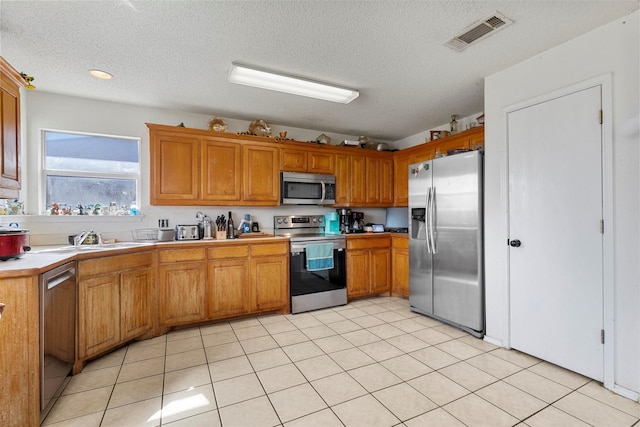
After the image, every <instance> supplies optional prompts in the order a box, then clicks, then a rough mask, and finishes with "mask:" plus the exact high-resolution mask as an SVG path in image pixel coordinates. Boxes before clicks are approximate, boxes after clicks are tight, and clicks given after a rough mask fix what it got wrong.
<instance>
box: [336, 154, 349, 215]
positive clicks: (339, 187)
mask: <svg viewBox="0 0 640 427" xmlns="http://www.w3.org/2000/svg"><path fill="white" fill-rule="evenodd" d="M335 175H336V205H338V206H349V202H350V200H351V156H350V155H348V154H336V166H335Z"/></svg>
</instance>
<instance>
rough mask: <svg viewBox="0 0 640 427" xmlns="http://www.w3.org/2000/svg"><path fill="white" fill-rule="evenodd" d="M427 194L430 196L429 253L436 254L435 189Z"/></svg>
mask: <svg viewBox="0 0 640 427" xmlns="http://www.w3.org/2000/svg"><path fill="white" fill-rule="evenodd" d="M429 193H430V194H431V207H430V209H429V213H428V215H429V218H430V221H429V238H430V240H431V253H433V254H435V253H436V239H435V236H434V234H435V233H434V231H433V230H434V229H435V204H436V187H433V188H432V189H431V190H430V191H429Z"/></svg>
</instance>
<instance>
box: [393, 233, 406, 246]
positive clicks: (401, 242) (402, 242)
mask: <svg viewBox="0 0 640 427" xmlns="http://www.w3.org/2000/svg"><path fill="white" fill-rule="evenodd" d="M391 247H392V248H393V249H409V236H408V235H406V234H405V235H403V236H392V237H391Z"/></svg>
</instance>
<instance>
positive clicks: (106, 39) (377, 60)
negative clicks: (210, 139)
mask: <svg viewBox="0 0 640 427" xmlns="http://www.w3.org/2000/svg"><path fill="white" fill-rule="evenodd" d="M637 9H638V1H637V0H631V1H613V0H607V1H479V0H475V1H462V0H455V1H453V0H450V1H128V0H122V1H119V0H112V1H46V2H45V1H8V0H0V14H1V21H0V24H1V31H2V32H1V38H0V55H2V56H3V57H4V58H5V59H7V60H8V61H9V62H10V63H11V64H12V65H14V67H15V68H16V69H17V70H18V71H24V72H27V73H29V74H31V75H33V76H34V77H35V78H36V80H35V81H34V84H35V85H36V86H37V87H38V90H41V91H46V92H52V93H61V94H68V95H74V96H81V97H87V98H95V99H102V100H110V101H117V102H124V103H130V104H136V105H143V106H152V107H160V108H169V109H178V110H185V111H189V112H194V113H202V114H208V115H211V116H213V115H217V116H222V117H229V118H236V119H244V120H253V119H256V118H262V119H265V120H267V121H268V122H271V123H275V124H279V125H285V126H287V125H288V126H295V127H300V128H308V129H317V130H322V131H326V132H336V133H343V134H350V135H368V136H370V137H373V138H376V139H383V140H398V139H401V138H403V137H407V136H410V135H414V134H416V133H418V132H420V131H423V130H426V129H429V128H432V127H434V126H437V125H439V124H442V123H446V122H448V121H449V120H450V119H449V116H450V115H451V114H459V115H461V116H466V115H469V114H473V113H476V112H478V111H482V110H483V77H485V76H487V75H490V74H493V73H495V72H497V71H499V70H501V69H504V68H506V67H508V66H510V65H512V64H515V63H517V62H520V61H522V60H524V59H526V58H530V57H532V56H534V55H536V54H537V53H539V52H542V51H544V50H546V49H548V48H550V47H553V46H556V45H558V44H561V43H563V42H566V41H568V40H570V39H572V38H575V37H577V36H579V35H581V34H584V33H586V32H588V31H590V30H592V29H594V28H596V27H599V26H601V25H604V24H605V23H608V22H611V21H613V20H614V19H616V18H619V17H622V16H625V15H627V14H629V13H631V12H632V11H634V10H637ZM496 11H498V12H500V13H502V14H504V15H505V16H506V17H508V18H510V19H512V20H513V21H514V24H513V25H511V26H508V27H506V28H505V29H504V30H502V31H499V32H496V33H495V34H494V35H492V36H490V37H488V38H486V39H484V40H482V41H480V42H478V44H477V45H472V46H470V47H469V48H468V49H467V50H465V51H464V52H461V53H457V52H454V51H453V50H451V49H449V48H447V47H445V46H443V43H445V42H446V41H447V40H449V39H450V38H451V37H453V36H455V35H456V34H458V33H459V32H461V31H462V30H464V29H466V28H467V27H468V26H469V25H472V24H473V23H475V22H476V21H477V20H479V19H483V18H486V17H488V16H489V15H490V14H492V13H494V12H496ZM614 48H615V47H614ZM233 61H238V62H243V63H246V64H248V65H255V66H259V67H264V68H269V69H273V70H280V71H283V72H286V73H289V74H295V75H300V76H303V77H306V78H310V79H316V80H321V81H326V82H329V83H333V84H336V85H341V86H347V87H352V88H355V89H358V90H360V97H359V98H358V99H356V100H355V101H353V102H352V103H350V104H347V105H342V104H334V103H330V102H326V101H319V100H314V99H307V98H301V97H297V96H293V95H288V94H283V93H278V92H270V91H265V90H262V89H254V88H249V87H245V86H239V85H234V84H231V83H228V82H227V74H228V72H229V67H230V64H231V62H233ZM91 68H98V69H101V70H105V71H108V72H110V73H112V74H113V75H114V76H115V77H114V79H113V80H110V81H99V80H96V79H94V78H92V77H90V76H89V75H88V73H87V70H89V69H91ZM523 84H526V82H523Z"/></svg>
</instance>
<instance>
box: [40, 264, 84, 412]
mask: <svg viewBox="0 0 640 427" xmlns="http://www.w3.org/2000/svg"><path fill="white" fill-rule="evenodd" d="M75 348H76V263H75V261H74V262H70V263H67V264H64V265H61V266H59V267H56V268H54V269H52V270H49V271H47V272H45V273H43V274H41V275H40V367H41V369H40V376H41V377H40V399H41V400H40V419H41V421H42V420H43V419H44V417H46V415H47V413H48V412H49V410H50V409H51V406H53V403H54V402H55V397H57V396H58V395H59V392H60V388H61V385H62V384H63V383H64V380H65V378H66V377H67V375H69V372H71V369H72V368H73V363H74V360H75Z"/></svg>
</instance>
